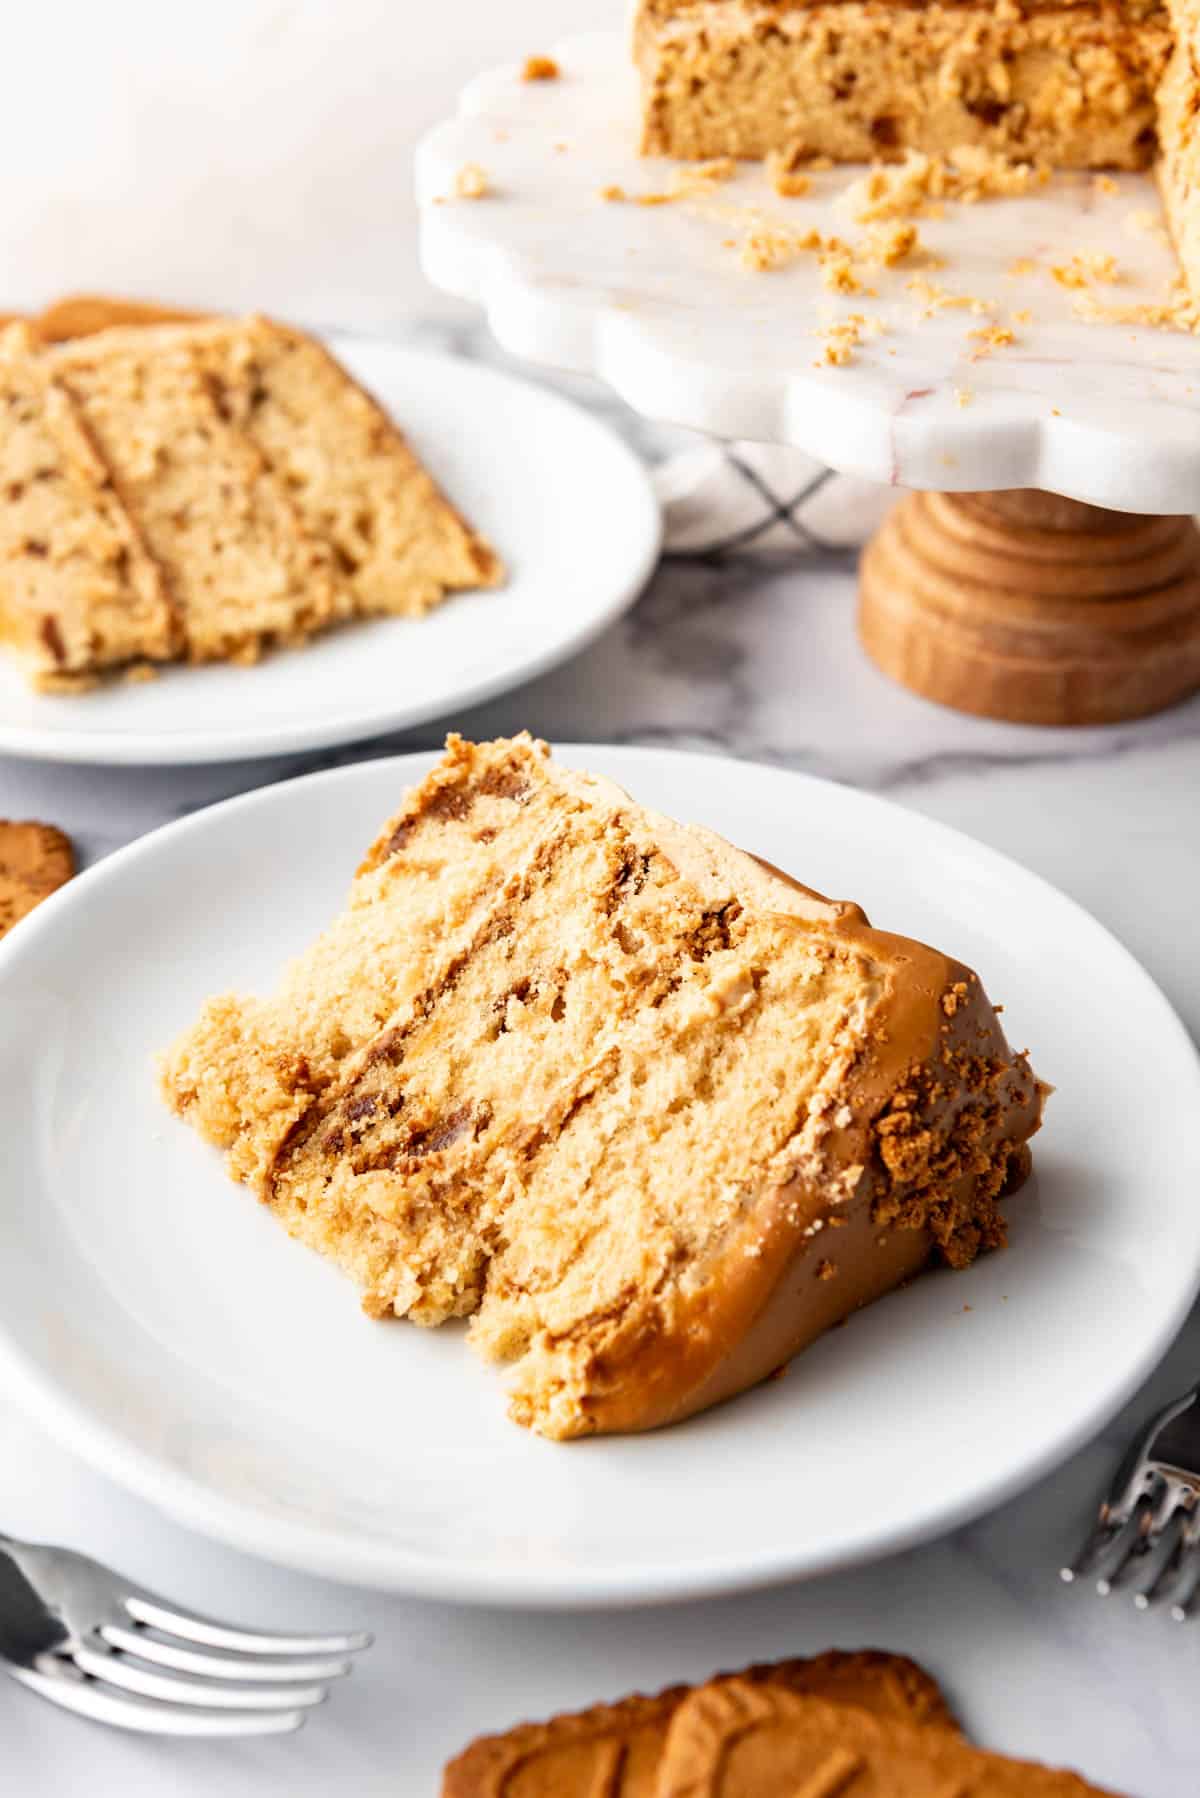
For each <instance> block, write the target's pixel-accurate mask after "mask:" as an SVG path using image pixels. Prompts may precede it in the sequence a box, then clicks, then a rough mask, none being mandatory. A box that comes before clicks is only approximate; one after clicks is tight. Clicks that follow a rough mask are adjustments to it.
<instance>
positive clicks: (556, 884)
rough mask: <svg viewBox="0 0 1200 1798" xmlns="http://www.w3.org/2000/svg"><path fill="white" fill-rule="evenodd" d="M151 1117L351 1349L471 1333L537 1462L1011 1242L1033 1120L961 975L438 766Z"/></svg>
mask: <svg viewBox="0 0 1200 1798" xmlns="http://www.w3.org/2000/svg"><path fill="white" fill-rule="evenodd" d="M165 1090H166V1094H167V1098H168V1101H169V1103H171V1105H172V1106H173V1107H174V1108H175V1109H176V1110H178V1111H180V1112H182V1113H184V1114H185V1115H188V1116H189V1117H190V1118H191V1119H192V1121H193V1122H195V1123H196V1124H197V1125H198V1127H199V1128H200V1129H201V1130H202V1132H203V1133H204V1134H205V1135H207V1136H208V1137H209V1138H210V1139H212V1140H214V1141H217V1142H219V1143H221V1144H222V1145H223V1146H224V1147H226V1148H227V1149H228V1150H229V1151H230V1157H231V1165H232V1168H233V1171H234V1172H235V1173H236V1174H237V1175H238V1177H240V1178H243V1179H247V1180H248V1181H249V1182H250V1183H251V1184H253V1185H254V1186H255V1187H256V1188H257V1190H258V1191H259V1193H260V1194H261V1196H262V1197H263V1198H264V1199H265V1200H266V1201H267V1202H268V1203H269V1204H270V1205H271V1206H272V1207H273V1208H274V1209H275V1211H276V1212H277V1214H278V1215H279V1216H280V1218H281V1219H282V1221H283V1222H284V1223H285V1225H286V1226H287V1228H288V1229H289V1231H290V1232H291V1233H292V1234H293V1235H295V1236H296V1237H298V1238H299V1239H300V1240H302V1241H304V1242H307V1243H308V1244H309V1245H310V1246H312V1247H314V1248H316V1249H318V1250H319V1251H321V1252H322V1253H324V1254H326V1255H328V1256H330V1257H331V1258H332V1259H334V1260H335V1261H337V1262H338V1263H339V1264H340V1265H341V1266H342V1267H343V1268H344V1269H345V1270H346V1271H347V1272H348V1273H350V1274H351V1276H352V1277H353V1278H354V1279H355V1280H356V1282H357V1283H358V1285H359V1286H360V1287H361V1289H362V1291H363V1294H364V1305H365V1307H366V1309H367V1310H368V1311H370V1312H371V1313H372V1314H374V1315H376V1316H385V1315H393V1314H394V1315H396V1316H406V1317H409V1318H411V1319H412V1320H414V1321H416V1322H419V1323H425V1324H437V1323H440V1322H442V1321H443V1320H444V1319H446V1318H448V1317H452V1316H472V1318H473V1322H472V1326H471V1339H472V1341H473V1342H474V1344H475V1346H476V1347H477V1348H478V1349H479V1350H480V1351H481V1352H483V1353H484V1354H485V1355H487V1356H489V1357H491V1358H494V1359H500V1360H516V1361H517V1362H518V1364H519V1365H518V1368H517V1371H516V1376H515V1381H514V1385H513V1414H514V1415H515V1416H516V1417H517V1418H518V1420H519V1421H521V1422H523V1423H526V1424H528V1425H530V1426H531V1427H533V1428H536V1429H538V1430H540V1431H542V1432H543V1433H545V1434H548V1435H554V1436H563V1437H565V1436H573V1435H580V1434H586V1433H589V1432H591V1431H595V1430H601V1429H628V1428H645V1427H649V1426H650V1425H653V1424H656V1423H660V1422H665V1421H669V1420H670V1419H671V1418H673V1417H677V1416H682V1415H686V1414H687V1413H688V1412H689V1411H691V1410H695V1409H698V1408H700V1407H701V1406H703V1405H705V1404H709V1403H714V1402H716V1400H717V1399H719V1398H721V1397H724V1396H727V1395H728V1393H730V1392H733V1391H736V1390H739V1389H740V1388H741V1387H742V1386H745V1385H748V1384H751V1383H753V1382H754V1381H755V1380H756V1379H759V1378H762V1377H763V1376H764V1375H765V1374H766V1373H768V1372H769V1371H771V1369H772V1367H774V1366H776V1365H778V1364H779V1362H780V1361H781V1360H782V1359H784V1358H786V1356H787V1355H788V1354H790V1353H792V1352H794V1351H795V1349H796V1348H797V1347H800V1346H803V1344H804V1343H805V1342H806V1341H808V1340H811V1338H812V1336H813V1335H815V1334H817V1333H818V1332H819V1331H820V1330H821V1329H823V1328H825V1327H827V1326H828V1324H829V1323H831V1322H833V1321H836V1320H837V1318H838V1317H840V1316H845V1315H846V1314H847V1313H848V1312H849V1311H851V1310H853V1309H854V1308H856V1306H857V1305H858V1304H861V1303H863V1302H865V1301H866V1300H867V1299H869V1298H871V1297H874V1296H876V1295H877V1293H878V1292H881V1291H884V1290H887V1288H888V1287H889V1286H892V1285H895V1284H896V1283H897V1282H898V1281H899V1280H900V1279H903V1278H904V1277H906V1276H907V1275H908V1274H909V1273H911V1272H914V1271H916V1269H917V1268H918V1267H919V1266H920V1265H922V1264H923V1263H924V1261H926V1260H927V1259H928V1258H929V1256H930V1255H931V1253H933V1252H934V1250H935V1248H936V1247H938V1246H940V1248H941V1250H942V1252H943V1253H944V1255H945V1256H946V1258H947V1259H949V1260H951V1261H953V1262H957V1263H963V1262H966V1261H969V1260H970V1259H971V1258H972V1256H973V1255H974V1254H975V1253H976V1252H977V1250H978V1249H979V1248H980V1247H982V1246H987V1245H990V1244H993V1243H996V1242H998V1241H999V1240H1001V1239H1002V1235H1003V1227H1002V1223H1001V1221H1000V1214H999V1212H998V1211H997V1208H996V1199H997V1197H998V1195H999V1193H1000V1192H1001V1190H1002V1189H1003V1188H1004V1186H1005V1184H1006V1182H1008V1181H1009V1180H1010V1178H1011V1177H1014V1176H1017V1175H1019V1174H1020V1173H1021V1172H1023V1171H1024V1167H1025V1165H1026V1157H1027V1152H1026V1151H1025V1150H1024V1147H1023V1145H1024V1141H1025V1139H1026V1138H1027V1137H1028V1136H1029V1135H1030V1134H1031V1133H1032V1131H1033V1130H1034V1129H1035V1128H1036V1125H1037V1121H1038V1117H1039V1115H1040V1103H1041V1099H1040V1093H1039V1091H1038V1088H1037V1083H1036V1082H1035V1081H1034V1079H1033V1076H1032V1075H1031V1074H1030V1072H1029V1069H1028V1066H1027V1064H1026V1063H1025V1062H1024V1061H1023V1059H1022V1058H1020V1057H1013V1056H1012V1055H1011V1054H1010V1052H1009V1051H1008V1049H1007V1046H1006V1045H1005V1043H1004V1039H1003V1036H1002V1035H1001V1034H1000V1031H999V1028H998V1026H997V1024H996V1022H995V1018H994V1014H993V1013H992V1012H991V1009H990V1007H988V1005H987V1002H986V1000H985V999H984V998H983V996H982V994H981V993H980V991H979V989H978V983H977V982H975V980H974V977H973V976H971V975H970V974H969V973H968V971H967V970H965V969H961V968H959V967H958V966H957V964H954V963H948V962H946V961H945V960H944V959H943V958H942V957H940V956H937V955H936V954H934V952H932V951H929V950H925V949H923V948H922V947H921V946H919V945H916V944H908V943H905V942H904V941H903V940H902V939H897V938H892V937H887V936H885V935H884V934H883V933H880V932H876V931H873V930H871V929H870V927H869V926H867V924H866V921H865V920H864V919H863V918H862V915H861V913H859V912H858V911H857V908H855V907H850V906H839V905H833V904H830V903H829V902H827V901H824V900H821V899H820V898H819V897H817V896H816V895H813V894H811V893H809V892H808V891H807V890H806V889H803V888H800V887H798V886H796V885H795V884H794V883H792V882H790V881H788V880H786V879H785V878H784V877H782V876H781V875H779V874H778V873H776V872H775V871H774V870H771V869H767V868H765V867H764V866H763V865H761V864H759V863H757V862H755V861H753V860H752V858H750V857H748V856H744V855H741V854H740V853H739V852H737V851H735V850H733V849H731V848H730V847H729V846H728V845H727V844H724V843H722V842H721V841H720V840H719V839H717V838H715V837H711V836H710V835H708V834H707V833H704V832H700V831H694V830H686V829H684V828H683V827H681V826H679V825H675V824H672V823H671V822H670V821H669V820H667V819H664V818H659V817H657V816H655V815H654V814H652V813H649V812H647V811H645V810H643V809H642V808H640V807H638V806H636V805H635V804H634V803H633V802H632V801H631V800H629V799H628V798H627V797H626V796H625V795H624V794H623V793H621V792H620V791H619V790H618V789H617V788H615V787H612V786H611V785H610V784H609V783H607V782H602V781H596V780H593V779H591V778H590V777H588V776H584V775H577V774H572V773H570V772H568V771H566V770H561V769H558V768H557V767H556V766H555V765H554V764H553V763H552V762H551V761H550V760H549V757H548V752H547V751H546V750H545V747H544V746H543V745H538V744H534V743H532V742H531V741H530V740H529V739H527V738H526V739H516V740H514V741H512V742H501V743H497V744H488V745H482V746H478V747H477V746H474V745H469V744H464V743H461V742H459V741H458V740H456V739H452V740H451V744H450V746H449V750H448V753H447V757H446V760H445V761H444V762H443V763H442V764H441V766H440V767H439V768H438V769H437V770H435V772H434V774H433V775H431V776H430V778H429V779H428V780H427V781H426V782H425V783H424V784H423V785H422V786H421V787H420V788H418V789H417V790H416V791H415V792H414V794H412V795H411V796H410V798H409V800H408V802H407V803H406V805H405V807H404V809H403V811H402V812H401V813H400V814H399V816H398V817H397V818H396V819H394V820H393V821H392V822H391V824H389V825H388V826H387V828H386V829H385V830H384V832H383V833H382V835H381V837H380V838H379V841H378V842H377V843H376V845H375V847H374V849H373V850H372V851H371V854H370V855H369V856H368V859H367V861H366V863H365V864H364V867H363V869H362V870H361V871H360V874H359V877H358V880H357V881H356V884H355V888H354V892H353V894H352V898H351V903H350V906H349V908H348V910H347V911H346V913H345V914H343V916H342V918H340V919H339V920H337V921H336V922H335V924H334V925H333V926H332V928H331V929H330V931H328V932H327V933H326V935H325V936H324V937H323V938H322V939H321V940H320V941H319V942H318V943H317V944H316V945H315V946H314V948H313V949H312V950H311V951H310V952H309V954H308V955H307V956H306V957H304V958H303V959H302V960H301V961H300V962H299V963H298V964H296V966H295V967H294V968H293V969H292V970H291V971H290V973H289V975H288V977H287V978H286V980H285V982H284V986H283V988H282V990H281V992H280V994H279V995H278V996H277V997H276V998H275V999H273V1000H270V1001H266V1002H261V1001H253V1000H249V1001H248V1000H239V999H225V1000H221V1001H216V1002H214V1003H213V1004H212V1005H210V1006H209V1007H208V1008H207V1009H206V1012H205V1014H204V1016H203V1017H202V1018H201V1020H200V1022H199V1024H198V1026H197V1027H196V1029H195V1030H194V1031H193V1032H191V1033H190V1035H189V1036H188V1037H186V1038H185V1039H184V1040H183V1042H182V1043H181V1044H180V1045H178V1046H177V1048H176V1049H175V1050H174V1051H173V1053H172V1055H171V1056H170V1057H169V1059H168V1063H167V1068H166V1074H165Z"/></svg>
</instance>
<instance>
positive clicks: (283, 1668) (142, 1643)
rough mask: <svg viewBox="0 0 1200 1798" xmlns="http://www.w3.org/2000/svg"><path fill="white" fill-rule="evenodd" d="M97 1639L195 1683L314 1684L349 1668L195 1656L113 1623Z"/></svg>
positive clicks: (310, 1662)
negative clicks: (101, 1639)
mask: <svg viewBox="0 0 1200 1798" xmlns="http://www.w3.org/2000/svg"><path fill="white" fill-rule="evenodd" d="M100 1635H101V1637H102V1638H103V1640H104V1641H105V1642H107V1643H109V1644H110V1646H111V1647H113V1648H119V1649H120V1650H121V1651H122V1653H124V1654H135V1655H137V1656H138V1658H139V1660H143V1661H150V1662H152V1663H153V1664H154V1666H156V1667H170V1668H171V1669H172V1670H173V1671H174V1672H176V1673H190V1674H191V1675H192V1676H193V1677H194V1678H197V1679H232V1680H256V1681H257V1680H261V1681H263V1682H264V1683H270V1682H271V1681H276V1682H278V1683H280V1684H286V1683H289V1682H291V1681H292V1680H296V1681H300V1682H304V1681H317V1680H327V1679H342V1678H343V1677H344V1676H345V1675H346V1674H347V1673H349V1671H350V1669H351V1667H352V1666H353V1662H352V1661H347V1660H308V1661H305V1660H274V1661H270V1660H259V1659H255V1658H253V1657H251V1656H250V1655H231V1654H199V1653H197V1651H196V1650H195V1649H194V1648H180V1647H178V1646H177V1645H176V1644H175V1643H174V1642H162V1641H160V1640H159V1638H158V1637H157V1636H151V1635H148V1634H147V1632H146V1631H145V1630H144V1629H139V1628H136V1627H135V1628H133V1629H122V1628H121V1626H120V1625H119V1624H116V1623H102V1624H101V1625H100Z"/></svg>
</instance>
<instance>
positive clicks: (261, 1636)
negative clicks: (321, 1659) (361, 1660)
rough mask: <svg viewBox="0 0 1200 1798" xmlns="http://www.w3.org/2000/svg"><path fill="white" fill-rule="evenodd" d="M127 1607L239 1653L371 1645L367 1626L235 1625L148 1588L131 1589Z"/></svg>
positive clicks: (192, 1638) (157, 1624) (167, 1629)
mask: <svg viewBox="0 0 1200 1798" xmlns="http://www.w3.org/2000/svg"><path fill="white" fill-rule="evenodd" d="M125 1609H126V1610H127V1611H128V1613H129V1615H130V1616H131V1617H132V1618H134V1620H135V1621H136V1622H138V1623H144V1624H146V1625H147V1627H148V1628H150V1629H158V1630H162V1631H163V1633H164V1634H165V1635H168V1636H178V1637H179V1638H180V1639H181V1641H184V1642H194V1643H196V1644H197V1645H199V1646H200V1647H203V1648H229V1649H232V1650H233V1652H234V1653H235V1654H277V1655H291V1654H332V1655H345V1654H356V1653H357V1652H358V1651H359V1650H360V1649H362V1648H369V1647H370V1646H371V1641H372V1638H371V1636H370V1635H369V1634H368V1633H367V1631H366V1630H361V1631H359V1632H357V1633H356V1634H352V1635H343V1636H333V1635H331V1636H290V1635H273V1634H269V1633H267V1632H266V1631H263V1630H246V1629H231V1628H230V1627H229V1625H228V1624H225V1623H218V1622H217V1621H216V1620H215V1619H214V1618H212V1617H197V1616H192V1615H191V1614H189V1613H188V1612H186V1611H176V1610H173V1609H172V1608H171V1607H170V1606H169V1605H165V1604H163V1603H162V1602H161V1601H160V1600H159V1599H157V1598H153V1597H151V1595H150V1594H149V1593H147V1592H131V1593H130V1594H129V1596H128V1597H127V1598H126V1600H125Z"/></svg>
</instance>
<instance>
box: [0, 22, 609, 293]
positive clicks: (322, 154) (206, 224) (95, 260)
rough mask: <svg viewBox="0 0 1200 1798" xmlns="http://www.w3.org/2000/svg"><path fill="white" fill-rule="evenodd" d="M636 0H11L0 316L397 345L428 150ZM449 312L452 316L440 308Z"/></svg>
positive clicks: (3, 110) (0, 164) (414, 286)
mask: <svg viewBox="0 0 1200 1798" xmlns="http://www.w3.org/2000/svg"><path fill="white" fill-rule="evenodd" d="M621 8H622V0H504V3H503V4H501V3H500V0H433V3H431V0H205V3H204V4H203V5H199V6H197V5H185V4H183V3H182V0H106V3H105V4H103V5H98V4H95V3H94V0H45V3H43V4H40V5H39V4H34V5H33V6H27V5H25V4H24V3H18V0H0V33H2V34H3V36H2V38H0V41H3V43H4V52H3V54H2V56H0V60H2V62H3V65H4V68H5V81H4V103H3V106H2V107H0V233H2V235H0V245H2V248H3V254H2V256H0V310H5V309H7V310H19V309H22V308H24V307H27V306H34V305H37V304H40V303H41V302H43V301H45V300H46V299H48V298H50V297H51V296H52V295H54V294H57V293H60V292H62V291H64V290H68V289H72V290H74V289H80V288H93V289H101V290H107V291H110V292H117V293H123V292H132V293H138V294H143V295H146V296H148V297H159V296H161V297H163V298H169V299H174V300H178V301H181V302H186V301H192V302H195V303H198V304H201V305H204V304H211V305H214V306H216V305H220V306H222V307H228V308H230V309H236V308H243V307H244V308H249V307H251V306H255V307H259V308H261V309H263V310H265V311H270V310H277V311H281V312H288V313H290V314H292V315H293V316H295V317H297V318H300V319H304V320H307V321H312V322H318V323H322V324H342V325H356V326H362V327H364V328H370V329H387V328H388V327H389V326H391V325H395V324H396V323H397V322H398V321H399V320H400V319H402V318H403V317H404V316H405V315H406V314H410V313H411V312H412V311H413V310H414V309H415V308H417V307H420V308H422V309H423V310H425V311H426V312H428V311H429V310H431V305H430V300H431V296H430V291H429V289H428V288H427V287H426V285H425V283H424V282H423V280H422V279H421V276H420V274H419V273H418V271H417V268H416V261H415V249H414V245H415V229H414V212H413V206H412V200H411V192H410V190H411V178H410V172H409V171H410V165H411V159H412V148H413V145H414V144H415V142H416V140H417V138H418V136H419V135H420V134H421V132H422V131H423V130H424V129H425V128H426V127H427V126H429V125H431V124H433V123H435V122H436V121H437V120H438V119H439V118H441V117H442V116H444V115H445V113H446V112H447V111H448V110H450V108H451V106H452V102H453V96H454V94H455V93H456V91H457V90H458V88H459V87H460V86H461V85H462V83H463V82H464V81H465V80H466V79H467V78H468V77H469V76H470V75H472V74H474V73H476V72H477V71H478V70H479V69H481V68H485V67H487V66H489V65H490V64H494V63H496V62H498V61H504V60H506V59H507V58H510V57H514V56H515V57H523V56H525V55H526V54H529V53H530V52H539V51H544V50H545V49H546V48H547V47H548V46H549V45H550V44H551V43H552V42H553V41H554V39H555V38H557V37H563V36H567V35H569V34H570V33H571V32H572V31H578V30H586V29H589V28H591V27H593V26H603V25H611V24H613V23H614V22H615V21H617V20H619V18H620V15H621ZM438 305H439V306H442V307H445V308H446V309H449V302H446V301H442V302H438Z"/></svg>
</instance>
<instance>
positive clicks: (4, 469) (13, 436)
mask: <svg viewBox="0 0 1200 1798" xmlns="http://www.w3.org/2000/svg"><path fill="white" fill-rule="evenodd" d="M0 493H2V494H3V498H4V503H3V506H0V643H3V645H4V647H5V648H6V649H8V650H10V651H12V652H13V653H15V654H16V655H17V656H19V657H20V659H21V662H22V663H23V665H24V666H25V667H26V669H28V671H29V672H30V674H31V675H32V676H33V677H34V679H35V680H37V681H39V682H42V683H47V682H49V683H51V684H53V683H55V682H57V681H59V680H62V679H64V678H67V679H70V678H71V677H76V676H78V675H80V674H82V673H90V672H91V671H92V670H94V669H97V668H107V667H112V666H119V665H120V664H122V663H125V662H130V661H133V660H136V659H138V658H140V657H150V658H153V659H155V660H158V659H161V658H162V657H164V656H166V655H169V654H171V653H172V651H173V649H174V646H175V644H176V641H177V638H176V630H175V620H174V616H173V612H172V607H171V603H170V596H169V594H168V592H167V589H166V586H165V583H164V581H163V579H162V576H161V574H160V571H159V568H158V566H157V564H156V563H155V562H154V561H153V560H152V558H151V557H150V555H149V554H148V553H147V550H146V547H145V544H144V542H143V541H142V537H141V534H140V533H139V531H138V530H137V528H136V526H135V524H134V522H133V520H132V519H131V518H130V516H129V513H128V511H127V510H126V508H125V507H124V506H123V505H122V503H121V501H120V499H119V498H118V496H117V494H116V492H115V491H114V489H113V486H112V482H111V480H110V478H109V471H108V468H107V465H106V464H105V462H104V461H103V459H102V457H101V456H100V454H99V453H98V451H97V449H96V445H95V443H94V442H93V441H92V438H91V437H90V435H89V433H88V432H87V430H86V429H85V427H84V424H83V420H82V418H81V417H80V414H79V409H78V407H77V406H75V404H74V403H73V402H72V400H71V398H70V396H69V394H67V393H66V392H65V390H64V389H63V388H62V387H61V386H60V385H58V384H57V383H56V382H54V381H52V380H50V379H49V377H48V376H47V374H46V372H45V370H44V369H43V368H42V367H41V365H40V364H39V363H38V361H37V360H36V359H35V358H34V357H33V356H32V355H31V354H30V353H29V348H28V344H27V340H26V338H25V335H24V333H23V331H22V328H21V327H20V326H16V327H13V328H12V330H11V331H10V333H9V334H8V335H7V336H6V337H3V338H0Z"/></svg>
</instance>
